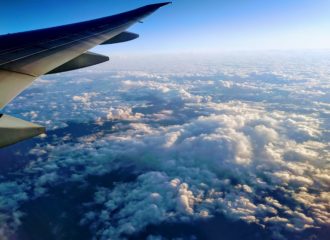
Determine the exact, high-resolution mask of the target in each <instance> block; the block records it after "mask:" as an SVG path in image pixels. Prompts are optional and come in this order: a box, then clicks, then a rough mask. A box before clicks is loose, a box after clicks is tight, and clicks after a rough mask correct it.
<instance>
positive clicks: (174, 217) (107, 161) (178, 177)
mask: <svg viewBox="0 0 330 240" xmlns="http://www.w3.org/2000/svg"><path fill="white" fill-rule="evenodd" d="M313 56H314V55H313ZM313 56H312V57H313ZM312 57H311V58H305V57H303V56H296V55H285V56H282V55H275V56H273V57H269V56H268V57H267V58H266V57H264V58H260V57H255V56H244V57H242V58H235V56H234V57H232V58H228V59H227V58H225V59H218V58H210V57H209V58H203V57H201V58H200V59H201V60H200V61H188V60H186V61H185V64H181V65H180V64H179V62H182V61H178V62H175V61H174V63H175V64H173V63H172V67H168V62H171V61H172V62H173V60H171V61H170V60H168V59H167V58H164V59H162V60H161V61H160V63H159V64H158V65H153V67H152V68H151V67H150V68H149V67H143V68H141V66H139V65H138V64H136V68H137V69H144V70H143V71H141V70H140V71H132V70H128V69H125V68H129V67H130V69H134V68H132V67H131V65H130V63H129V62H128V67H124V66H125V65H123V66H116V68H117V69H116V70H113V71H112V72H104V71H102V70H100V69H98V70H95V72H91V73H86V74H84V75H83V76H84V77H82V74H81V73H74V74H68V75H58V76H54V77H50V78H49V79H47V80H39V81H38V82H37V83H36V84H35V85H34V86H33V88H31V90H29V91H27V92H26V93H25V94H24V95H22V96H21V97H20V98H19V99H17V101H16V102H15V105H13V106H11V108H8V109H11V111H12V112H13V113H16V114H20V115H22V116H25V117H26V118H30V119H31V118H33V119H36V120H38V121H40V122H41V123H42V124H46V125H47V126H48V128H49V129H53V130H52V131H50V133H48V136H46V137H45V139H44V140H38V141H37V140H36V141H37V142H36V144H35V145H34V146H33V148H32V149H31V150H30V151H29V153H25V154H23V156H22V158H24V157H27V156H28V157H29V158H32V159H33V160H32V161H29V163H28V164H27V165H26V166H25V167H24V168H23V169H19V170H17V171H16V172H15V173H14V174H17V175H19V176H23V177H21V178H18V177H17V178H15V177H14V178H13V177H10V178H9V177H3V179H2V182H1V183H0V213H1V215H0V222H1V223H2V224H1V225H2V226H3V227H1V231H0V236H1V234H2V235H3V236H10V235H11V234H14V232H15V230H16V229H17V228H18V227H19V226H20V219H21V214H22V213H21V211H20V207H21V205H22V204H23V203H24V202H27V201H34V199H36V198H40V197H43V196H46V195H47V194H49V193H51V191H52V187H53V186H57V185H59V184H63V183H68V182H78V183H81V184H82V185H83V186H84V184H87V185H92V184H93V183H91V182H89V181H88V177H89V176H101V175H105V174H109V173H111V172H113V171H117V170H119V169H124V168H126V167H127V166H130V167H132V168H133V169H134V170H132V171H133V172H131V173H128V174H134V175H135V176H136V179H134V180H132V181H124V182H120V181H119V182H116V183H114V184H113V185H112V186H111V187H105V186H102V185H95V184H94V185H93V189H95V190H94V192H93V193H92V195H93V198H92V199H93V200H92V201H88V202H84V203H80V204H82V209H83V212H82V213H81V221H80V224H81V226H85V227H88V228H89V229H90V231H91V232H92V235H93V236H94V238H95V239H118V238H124V237H125V236H131V235H134V234H137V233H139V232H141V231H143V230H144V229H145V228H146V227H147V226H148V225H150V224H153V225H157V224H162V223H164V222H178V223H179V222H192V221H196V220H200V219H205V220H207V219H211V218H212V217H213V216H215V215H216V214H218V213H221V214H224V215H225V216H226V217H227V218H228V219H231V220H234V221H237V220H243V221H245V222H247V223H251V224H257V225H259V226H262V227H263V228H265V229H266V230H267V231H269V232H270V233H271V235H272V238H274V239H287V238H288V236H289V235H290V234H292V233H294V234H295V235H297V236H299V234H300V233H303V232H304V231H306V230H307V229H318V228H323V229H324V228H325V229H329V225H330V193H329V184H330V179H329V176H330V167H329V159H330V158H329V157H330V145H329V142H330V135H329V130H328V129H329V126H330V121H329V117H330V100H329V99H330V95H329V92H330V91H329V89H330V85H329V81H327V80H329V78H330V73H329V70H328V68H326V65H327V63H328V62H329V58H328V57H327V56H322V58H320V59H321V60H319V62H318V63H314V62H313V61H312V60H313V58H312ZM292 59H294V60H295V61H294V62H293V61H292ZM308 59H310V60H308ZM126 60H127V59H125V61H126ZM179 60H180V59H179ZM118 61H119V62H120V59H119V60H118ZM145 61H146V62H148V59H146V60H145ZM187 62H188V63H187ZM173 65H175V67H173ZM150 66H151V65H150ZM91 71H92V70H91ZM68 79H70V81H68ZM44 92H46V93H47V95H48V96H49V99H47V101H48V102H49V106H48V109H45V106H44V104H43V102H42V101H46V100H45V99H44V98H43V96H42V95H43V94H42V93H44ZM59 92H61V94H58V93H59ZM26 98H29V99H32V101H29V102H28V103H27V104H28V106H27V107H26V106H25V105H26ZM23 104H24V106H23ZM23 107H24V108H23ZM22 109H25V111H24V112H23V111H22ZM19 111H22V112H19ZM71 122H75V123H76V124H78V125H77V128H78V132H79V131H80V132H79V134H78V133H77V129H76V128H73V127H72V123H71ZM75 126H76V125H75ZM88 128H93V129H94V130H93V131H88V130H87V129H88ZM65 129H71V130H70V131H68V132H66V131H65ZM17 148H18V147H17ZM13 149H14V150H15V151H18V150H17V149H16V148H13ZM14 193H15V194H14ZM153 238H156V239H157V236H150V239H153ZM160 238H161V236H160Z"/></svg>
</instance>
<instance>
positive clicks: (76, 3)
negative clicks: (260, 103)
mask: <svg viewBox="0 0 330 240" xmlns="http://www.w3.org/2000/svg"><path fill="white" fill-rule="evenodd" d="M155 2H161V1H149V0H148V1H137V0H136V1H132V0H94V1H92V0H85V1H81V0H66V1H63V0H57V1H50V0H48V1H47V0H11V1H2V2H1V3H0V8H1V9H2V13H1V16H0V21H1V23H2V25H1V30H0V33H1V34H5V33H8V32H17V31H25V30H30V29H35V28H44V27H49V26H55V25H62V24H67V23H72V22H78V21H82V20H88V19H93V18H98V17H103V16H107V15H112V14H115V13H119V12H122V11H126V10H130V9H133V8H135V7H139V6H142V5H145V4H150V3H155ZM131 30H132V31H135V32H137V33H139V34H140V35H141V38H140V39H138V40H135V41H134V42H130V43H125V44H119V45H116V46H114V45H112V46H106V47H102V51H107V52H109V53H110V52H118V53H119V52H133V53H140V52H151V53H154V52H155V53H156V52H217V51H226V50H265V49H317V48H330V31H329V30H330V1H327V0H313V1H310V0H290V1H287V0H268V1H265V0H249V1H247V0H230V1H228V0H227V1H222V0H203V1H192V0H190V1H189V0H177V1H173V4H172V5H170V6H168V7H165V8H163V9H161V10H160V11H158V12H157V13H155V14H154V15H152V16H151V17H149V18H148V19H146V20H145V23H144V24H137V25H136V26H134V27H133V28H131Z"/></svg>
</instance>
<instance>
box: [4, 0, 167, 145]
mask: <svg viewBox="0 0 330 240" xmlns="http://www.w3.org/2000/svg"><path fill="white" fill-rule="evenodd" d="M169 3H170V2H166V3H159V4H151V5H147V6H144V7H141V8H137V9H135V10H132V11H128V12H124V13H121V14H117V15H113V16H109V17H104V18H99V19H95V20H91V21H86V22H81V23H74V24H69V25H64V26H59V27H52V28H47V29H40V30H34V31H28V32H22V33H15V34H7V35H2V36H0V109H2V108H3V107H5V106H6V105H7V104H8V103H9V102H10V101H12V99H14V98H15V97H16V96H17V95H18V94H20V93H21V92H22V91H23V90H24V89H25V88H27V87H28V86H29V85H30V84H32V82H33V81H34V80H35V79H36V78H38V77H39V76H42V75H44V74H47V73H55V72H62V71H68V70H73V69H77V68H81V67H86V66H91V65H94V64H97V63H101V62H104V61H107V60H108V58H107V57H106V56H102V55H98V54H97V55H96V54H93V53H90V52H87V51H88V50H89V49H91V48H93V47H95V46H97V45H100V44H111V43H119V42H124V41H129V40H132V39H135V38H137V37H138V35H137V34H133V33H129V32H125V30H126V29H128V28H129V27H130V26H132V25H133V24H135V23H136V22H139V21H141V20H142V19H143V18H145V17H147V16H148V15H150V14H151V13H153V12H154V11H156V10H157V9H159V8H160V7H162V6H164V5H167V4H169ZM4 119H5V118H4V117H2V118H0V138H2V137H1V136H3V134H2V132H3V131H4V130H3V126H2V125H5V124H4ZM6 121H8V118H7V117H6ZM19 140H20V139H18V140H17V141H19ZM13 142H15V141H13V140H12V139H11V141H10V144H12V143H13ZM5 145H8V144H5V143H3V141H0V147H1V146H5Z"/></svg>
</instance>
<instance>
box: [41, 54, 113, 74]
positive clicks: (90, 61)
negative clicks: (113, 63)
mask: <svg viewBox="0 0 330 240" xmlns="http://www.w3.org/2000/svg"><path fill="white" fill-rule="evenodd" d="M106 61H109V57H108V56H104V55H101V54H97V53H93V52H85V53H83V54H81V55H80V56H78V57H76V58H74V59H72V60H71V61H69V62H67V63H64V64H63V65H61V66H59V67H57V68H55V69H54V70H52V71H50V72H49V73H47V74H53V73H60V72H66V71H71V70H76V69H79V68H84V67H89V66H92V65H96V64H99V63H103V62H106Z"/></svg>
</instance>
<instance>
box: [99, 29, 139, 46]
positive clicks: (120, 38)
mask: <svg viewBox="0 0 330 240" xmlns="http://www.w3.org/2000/svg"><path fill="white" fill-rule="evenodd" d="M138 37H139V34H136V33H132V32H122V33H120V34H118V35H117V36H115V37H113V38H111V39H109V40H108V41H105V42H104V43H102V45H104V44H115V43H122V42H128V41H132V40H134V39H137V38H138Z"/></svg>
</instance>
